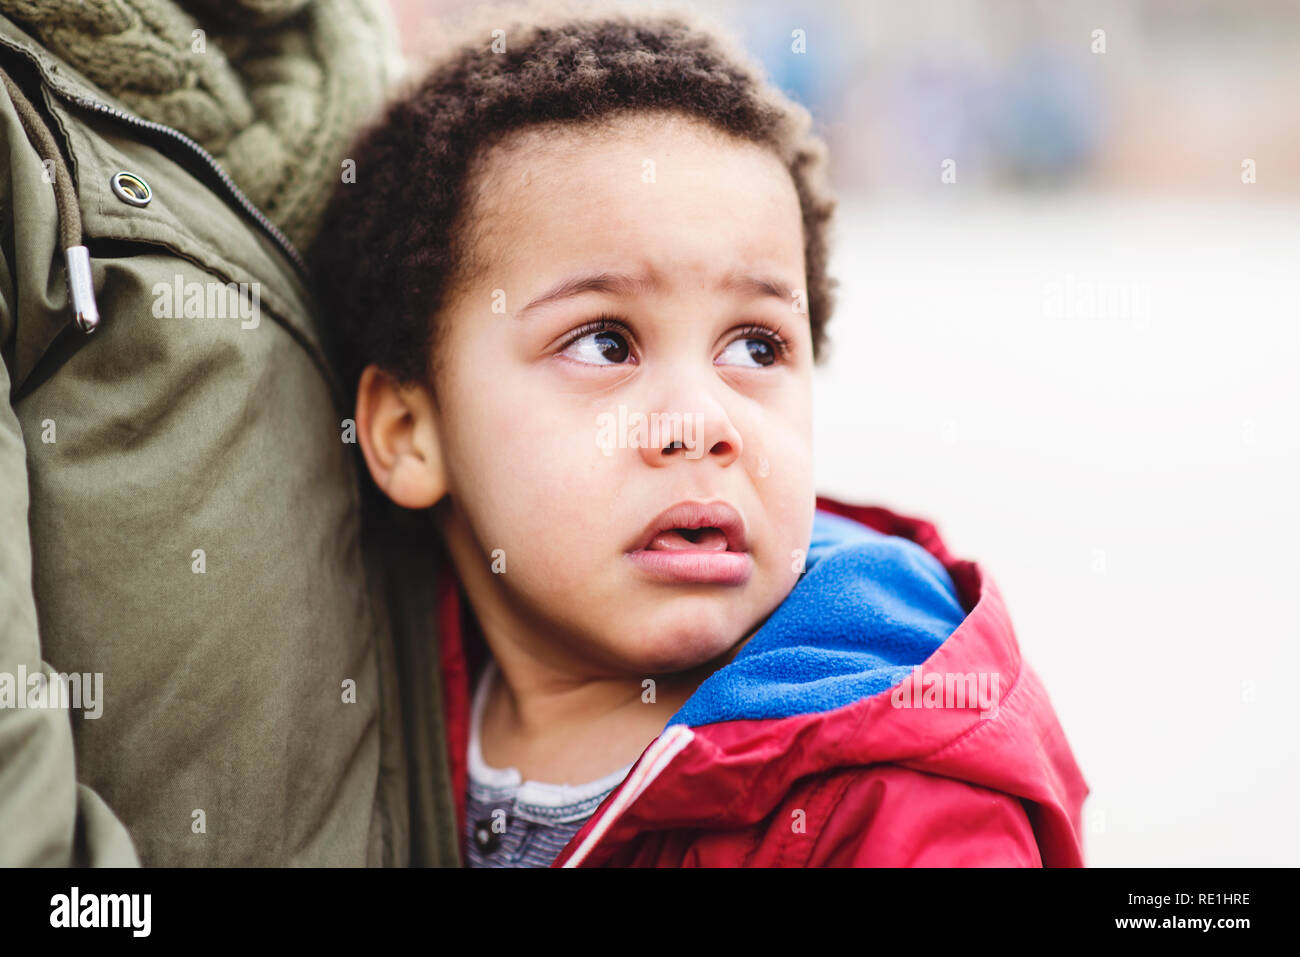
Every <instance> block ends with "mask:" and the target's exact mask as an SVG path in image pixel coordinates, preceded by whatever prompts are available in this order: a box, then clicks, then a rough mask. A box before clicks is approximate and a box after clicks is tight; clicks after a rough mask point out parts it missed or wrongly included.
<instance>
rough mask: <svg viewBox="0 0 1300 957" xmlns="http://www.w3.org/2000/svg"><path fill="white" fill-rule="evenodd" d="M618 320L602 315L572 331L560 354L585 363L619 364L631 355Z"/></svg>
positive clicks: (630, 349)
mask: <svg viewBox="0 0 1300 957" xmlns="http://www.w3.org/2000/svg"><path fill="white" fill-rule="evenodd" d="M618 325H619V323H618V320H617V319H614V318H613V317H607V316H602V317H601V318H599V319H597V320H595V321H594V322H589V323H587V324H586V325H585V326H582V327H581V328H580V329H577V330H575V331H574V333H573V335H572V336H570V337H569V341H568V342H567V343H566V344H565V346H564V348H563V349H561V350H560V353H559V354H560V355H562V356H565V357H566V358H569V359H573V360H574V361H575V362H583V363H586V364H587V365H602V366H608V365H620V364H622V363H624V362H627V361H628V360H629V359H630V358H631V357H632V347H631V345H629V344H628V339H627V336H626V335H625V334H624V333H623V332H622V331H621V330H620V329H619V328H618Z"/></svg>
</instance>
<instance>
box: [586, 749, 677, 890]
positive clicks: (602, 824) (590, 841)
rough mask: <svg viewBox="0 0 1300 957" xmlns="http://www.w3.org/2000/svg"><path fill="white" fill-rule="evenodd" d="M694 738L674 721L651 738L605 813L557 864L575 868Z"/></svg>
mask: <svg viewBox="0 0 1300 957" xmlns="http://www.w3.org/2000/svg"><path fill="white" fill-rule="evenodd" d="M694 739H695V732H694V731H692V730H691V729H690V726H689V725H685V724H674V725H671V726H669V727H668V728H666V729H665V730H664V733H663V734H661V735H659V737H657V738H655V739H654V741H652V742H651V743H650V746H649V747H648V748H646V750H645V753H644V754H643V755H642V756H641V760H640V761H638V762H637V766H636V767H635V768H633V769H632V771H631V773H630V774H629V775H628V776H627V780H626V781H624V782H623V786H622V787H621V788H619V791H618V793H617V794H615V795H614V800H613V801H611V802H610V804H609V807H607V808H606V809H605V813H604V814H602V815H601V816H600V817H599V818H597V819H596V823H595V825H594V826H593V827H592V829H591V830H590V831H589V832H587V836H586V837H585V838H583V841H582V843H581V844H579V845H578V846H577V847H576V848H574V850H573V853H572V854H571V855H570V856H569V859H568V860H567V861H565V862H564V863H563V864H561V865H560V866H561V867H577V866H578V865H580V864H581V863H582V862H583V860H585V859H586V857H587V856H588V855H589V854H590V853H591V851H592V848H594V847H595V846H596V844H597V843H598V842H599V841H600V839H601V838H602V837H604V836H605V834H606V833H607V832H608V831H609V829H610V828H611V827H612V826H613V825H614V822H615V821H617V820H618V819H619V818H620V817H621V816H622V815H623V812H625V811H626V810H627V809H628V808H629V807H631V806H632V803H633V802H634V801H636V799H637V798H639V797H640V796H641V795H642V794H644V793H645V790H646V788H648V787H649V786H650V785H651V784H652V783H653V782H654V781H655V779H656V778H658V777H659V775H661V774H663V772H664V770H665V769H666V768H667V767H668V765H669V764H670V763H671V762H672V760H673V758H675V757H677V755H678V754H680V753H681V751H682V749H683V748H685V747H686V746H687V745H688V744H690V743H691V742H692V741H693V740H694Z"/></svg>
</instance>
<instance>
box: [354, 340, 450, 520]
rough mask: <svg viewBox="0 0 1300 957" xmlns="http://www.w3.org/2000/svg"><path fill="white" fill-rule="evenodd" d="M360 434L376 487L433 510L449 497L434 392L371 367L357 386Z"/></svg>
mask: <svg viewBox="0 0 1300 957" xmlns="http://www.w3.org/2000/svg"><path fill="white" fill-rule="evenodd" d="M357 434H358V436H359V437H360V439H361V451H362V454H364V455H365V457H366V466H367V467H368V468H369V469H370V475H371V477H373V478H374V480H375V484H377V485H378V486H379V487H380V488H381V489H383V490H384V493H385V494H386V495H387V496H388V497H389V498H391V499H392V500H393V501H394V502H396V503H397V504H398V505H401V506H403V507H405V508H429V507H430V506H432V505H434V504H435V503H436V502H438V500H439V499H441V498H442V497H443V496H444V495H445V494H446V493H447V476H446V472H445V471H444V469H443V464H442V446H441V444H440V443H439V437H438V419H437V415H436V413H435V411H434V404H433V397H432V396H431V395H430V394H429V390H428V389H426V388H424V387H423V386H419V385H413V386H404V385H401V384H400V383H398V382H396V381H395V380H393V379H392V378H390V377H389V376H388V375H386V374H385V373H384V372H383V371H382V370H381V369H380V368H379V367H378V366H374V365H371V366H367V367H366V371H365V372H363V373H362V374H361V382H360V384H359V385H358V386H357Z"/></svg>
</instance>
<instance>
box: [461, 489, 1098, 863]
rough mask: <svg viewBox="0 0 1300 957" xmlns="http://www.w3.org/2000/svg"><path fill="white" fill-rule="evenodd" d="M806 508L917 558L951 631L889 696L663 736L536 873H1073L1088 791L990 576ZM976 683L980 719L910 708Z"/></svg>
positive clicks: (473, 658) (911, 526)
mask: <svg viewBox="0 0 1300 957" xmlns="http://www.w3.org/2000/svg"><path fill="white" fill-rule="evenodd" d="M817 504H818V508H819V509H820V510H823V511H826V512H832V513H836V514H839V515H843V516H846V517H849V518H851V519H853V520H855V521H856V522H859V523H861V524H863V525H866V526H868V527H869V528H871V529H875V530H876V531H878V532H881V533H883V534H884V535H890V536H899V537H900V538H903V539H907V540H910V541H911V542H915V543H916V544H918V545H920V546H922V547H924V548H925V549H926V550H927V551H928V552H929V553H930V555H933V556H934V558H936V559H938V561H939V562H940V563H941V564H942V565H943V567H944V568H945V569H946V570H947V572H948V575H949V576H950V577H951V581H952V583H953V585H955V587H956V592H957V597H958V598H959V599H960V603H961V609H960V611H963V612H965V618H964V619H960V617H959V618H958V620H959V621H960V624H959V625H957V627H956V630H955V631H952V632H951V634H950V635H949V636H948V637H947V638H946V640H942V643H941V644H939V645H938V646H937V650H935V651H934V653H933V654H931V655H930V656H929V657H928V658H926V659H925V660H924V662H923V664H921V665H920V668H921V671H920V672H912V673H909V674H908V675H907V677H905V678H904V679H903V680H902V682H901V684H900V683H896V684H894V686H893V687H892V688H890V689H889V690H884V691H881V692H880V693H875V694H871V695H870V696H867V697H862V698H861V699H859V700H855V701H852V702H851V703H849V704H846V705H843V706H839V707H833V708H830V709H828V710H816V709H813V710H809V711H807V712H806V713H799V714H793V715H791V716H788V717H781V718H761V719H754V720H722V721H716V722H714V723H708V724H702V725H698V726H688V725H687V724H683V723H675V724H670V725H669V726H668V727H667V728H666V729H665V730H664V731H663V732H662V733H661V734H660V735H659V737H657V738H656V739H655V740H654V741H653V742H652V743H651V744H650V745H649V746H648V747H647V748H646V749H645V751H644V752H643V753H642V754H641V757H640V758H639V759H638V760H637V762H636V764H635V765H634V766H633V768H632V770H631V771H630V772H629V773H628V776H627V777H626V778H625V779H624V781H623V783H622V784H621V785H620V786H619V787H617V788H615V790H614V791H613V792H612V793H611V794H610V795H609V796H608V797H607V798H606V799H605V801H604V802H603V803H602V804H601V805H600V807H599V808H598V809H597V810H596V812H595V813H594V814H593V815H592V817H591V818H590V820H588V821H587V823H586V824H585V825H584V826H583V827H582V829H581V830H580V831H579V832H578V833H577V835H576V836H575V837H574V838H573V840H572V841H570V843H569V844H568V845H567V846H566V847H565V848H564V850H563V851H562V852H561V854H560V855H559V857H557V858H556V860H555V862H554V864H553V865H552V866H557V867H561V866H562V867H597V866H636V867H646V866H649V867H718V866H722V867H732V866H746V867H766V866H781V867H837V866H848V867H862V866H886V867H894V866H1008V865H1009V866H1040V865H1041V866H1049V867H1080V866H1082V865H1083V846H1082V831H1081V820H1080V818H1081V812H1082V806H1083V801H1084V798H1085V797H1086V796H1087V794H1088V791H1089V789H1088V786H1087V784H1086V783H1085V781H1084V779H1083V776H1082V774H1081V772H1080V770H1079V767H1078V766H1077V764H1076V763H1075V761H1074V756H1073V755H1072V754H1071V752H1070V747H1069V745H1068V743H1067V742H1066V739H1065V734H1064V732H1063V731H1062V729H1061V726H1060V724H1059V723H1058V721H1057V719H1056V716H1055V714H1054V712H1053V711H1052V706H1051V703H1050V701H1049V700H1048V697H1047V692H1046V691H1045V689H1044V688H1043V685H1042V682H1041V681H1040V680H1039V678H1038V676H1037V675H1036V674H1035V673H1034V671H1033V669H1032V668H1031V667H1030V666H1029V665H1028V664H1027V663H1025V662H1024V661H1023V660H1022V659H1021V656H1020V649H1019V647H1018V645H1017V643H1016V638H1015V633H1014V631H1013V630H1012V627H1011V620H1010V618H1009V616H1008V614H1007V609H1006V606H1005V604H1004V603H1003V600H1002V596H1001V595H1000V594H999V592H998V589H997V586H996V585H995V584H994V583H993V581H992V579H991V578H989V577H988V576H987V575H986V574H985V573H984V572H982V571H981V570H980V568H979V567H978V566H976V565H975V564H973V563H971V562H966V561H960V560H958V559H955V558H953V557H952V556H951V555H950V554H949V553H948V550H947V548H946V547H945V546H944V544H943V542H942V541H941V540H940V538H939V535H938V532H937V531H936V529H935V527H934V526H933V525H932V524H930V523H929V522H926V521H923V520H919V519H914V518H907V517H904V516H901V515H897V514H895V513H893V512H890V511H888V510H886V509H883V508H866V507H854V506H848V505H843V504H840V503H838V502H834V501H831V500H829V499H824V498H822V499H818V503H817ZM927 561H928V559H927ZM441 588H442V592H441V594H442V606H441V624H442V644H441V650H440V657H441V662H442V667H443V675H444V688H445V702H446V714H445V718H446V726H447V731H448V735H449V754H450V755H451V772H452V783H453V787H454V788H455V798H456V802H457V804H456V806H457V815H458V827H459V833H460V834H461V835H462V842H463V840H464V837H463V835H464V834H465V795H466V788H467V764H466V753H467V749H468V740H469V709H470V682H471V677H472V675H473V674H477V670H478V664H479V663H480V662H481V661H482V659H483V656H484V655H485V654H486V648H485V646H484V645H483V642H482V638H481V636H479V635H478V633H477V630H476V628H474V627H472V624H471V622H472V619H471V618H466V616H463V614H462V608H461V599H460V597H459V590H458V588H457V585H456V583H455V581H454V579H453V578H450V577H447V578H444V580H443V582H442V586H441ZM462 624H467V625H470V627H466V628H464V630H462ZM746 650H748V649H746ZM737 660H739V659H737ZM989 671H996V672H997V673H998V674H999V675H1000V677H1001V681H1000V682H999V683H998V686H997V698H996V708H995V709H987V711H989V712H992V714H991V715H990V714H988V713H985V715H984V716H983V717H981V711H980V710H979V709H978V708H977V707H976V706H975V703H974V702H973V701H972V702H969V703H968V705H969V706H965V707H951V706H949V707H934V706H930V707H922V704H923V698H924V694H925V689H926V688H927V687H929V688H931V689H933V687H934V686H933V683H931V684H929V685H927V684H926V676H927V675H945V674H947V675H959V676H960V675H962V674H972V673H974V672H989ZM986 703H987V702H986ZM950 704H951V702H950ZM464 854H465V846H464V844H463V843H462V858H463V857H464Z"/></svg>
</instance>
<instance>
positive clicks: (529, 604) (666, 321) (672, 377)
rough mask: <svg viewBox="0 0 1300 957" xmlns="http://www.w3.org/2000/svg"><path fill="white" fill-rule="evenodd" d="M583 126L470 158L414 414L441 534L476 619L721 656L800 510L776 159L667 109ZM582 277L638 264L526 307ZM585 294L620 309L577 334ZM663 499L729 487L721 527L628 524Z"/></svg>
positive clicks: (806, 343) (798, 319)
mask: <svg viewBox="0 0 1300 957" xmlns="http://www.w3.org/2000/svg"><path fill="white" fill-rule="evenodd" d="M605 128H606V130H609V131H610V132H609V133H608V135H606V136H603V137H594V136H591V135H590V134H583V133H580V132H577V131H573V130H569V131H556V130H554V129H551V130H547V131H545V132H540V133H537V132H529V133H525V134H524V135H523V136H521V137H519V138H518V139H516V140H515V141H514V142H513V143H512V144H508V148H507V149H506V150H504V151H498V152H495V153H494V154H491V155H490V157H489V160H488V162H487V165H486V166H485V167H484V173H483V177H482V179H481V180H480V187H479V191H478V205H477V207H476V210H475V216H476V220H475V221H476V222H477V223H478V224H479V226H480V229H482V230H483V232H482V233H481V236H482V245H481V246H480V253H481V254H482V256H483V257H484V261H485V262H486V263H487V264H488V265H487V266H486V267H485V269H484V271H483V272H482V273H481V274H480V275H479V276H478V277H477V278H476V279H474V280H473V281H472V283H471V284H470V285H469V286H467V287H465V288H463V289H462V290H460V292H459V293H458V295H457V296H456V297H455V299H454V301H453V302H451V303H450V304H449V306H448V308H447V310H446V311H445V312H444V313H443V315H442V317H441V320H440V321H442V322H449V323H450V326H449V327H447V336H446V338H445V339H444V343H443V347H442V350H443V351H442V352H441V356H442V359H441V366H440V370H439V378H438V388H439V400H440V410H439V411H438V412H437V413H436V421H437V425H436V431H437V437H438V444H439V447H440V457H441V468H442V470H443V472H444V475H445V483H446V488H447V491H448V493H449V495H450V502H449V503H447V506H446V512H445V515H444V517H445V523H444V533H445V535H446V536H447V538H448V542H449V546H450V547H451V549H452V554H453V556H454V557H455V560H456V563H457V566H458V569H459V570H460V573H461V576H462V579H463V580H464V581H465V584H466V588H467V590H468V591H469V595H470V598H471V601H472V602H473V603H474V605H475V608H476V611H478V613H479V615H480V617H481V619H487V620H486V621H485V622H484V623H485V626H488V622H489V621H491V622H492V623H493V624H494V626H495V627H498V628H500V629H503V630H504V631H506V632H508V633H509V634H510V635H511V636H512V640H518V641H519V642H521V643H522V644H524V645H526V646H527V647H528V648H530V649H531V653H532V654H535V655H537V656H540V657H541V658H542V659H543V660H545V661H547V662H549V663H550V664H551V665H553V666H562V667H567V668H576V669H578V670H580V671H583V672H598V673H601V674H608V673H611V672H613V673H617V674H636V675H640V674H646V673H656V672H671V671H677V670H681V669H685V668H688V667H692V666H695V665H698V664H702V663H704V662H706V661H708V660H710V659H712V658H714V657H717V656H718V655H720V654H722V653H724V652H726V651H727V650H728V649H729V648H730V647H731V646H733V645H734V644H735V643H736V642H738V641H739V640H740V639H741V638H743V637H745V636H746V635H747V634H748V633H749V632H750V631H751V630H752V629H753V628H754V627H756V626H757V625H758V624H759V623H760V622H761V621H762V620H763V619H764V618H765V617H766V616H767V615H768V614H769V613H771V612H772V611H773V609H775V608H776V606H777V605H778V604H780V602H781V601H782V600H783V599H784V597H785V596H786V595H787V594H788V593H789V592H790V590H791V588H793V587H794V584H795V582H796V581H797V579H798V577H799V572H800V570H801V569H802V551H801V550H802V549H805V548H806V547H807V545H808V541H809V536H810V533H811V528H812V520H813V511H814V507H815V495H814V490H813V479H812V449H811V439H812V421H811V398H812V396H811V391H812V338H811V334H810V331H809V324H808V316H807V312H806V309H804V308H803V307H802V302H803V301H804V299H803V290H804V289H805V274H804V245H803V233H802V218H801V214H800V207H799V200H798V196H797V194H796V192H795V189H794V185H793V183H792V181H791V179H790V176H789V174H788V172H787V171H786V170H785V168H784V167H783V166H782V165H781V163H780V161H779V160H778V159H777V158H776V157H775V156H774V155H772V154H771V153H769V152H767V151H765V150H763V149H761V148H759V147H757V146H752V145H748V144H743V145H742V144H737V143H734V142H731V141H726V142H723V141H719V140H718V139H717V138H716V137H714V136H711V135H709V134H708V132H707V131H702V130H701V128H700V127H697V126H695V125H694V124H693V123H692V122H690V121H685V120H682V119H678V118H670V119H668V120H667V121H665V122H661V123H659V124H657V125H656V124H651V125H646V124H633V123H628V122H626V121H618V122H616V123H615V124H613V125H612V126H606V127H605ZM599 274H609V275H614V274H619V275H627V276H630V277H638V278H641V277H644V278H649V279H650V280H652V282H651V283H650V284H647V285H644V286H640V287H637V288H622V287H620V286H619V285H618V284H616V283H615V284H611V285H609V286H608V287H606V288H605V289H604V290H603V291H602V290H600V289H588V290H587V291H581V292H579V293H577V294H574V295H571V296H567V297H563V298H555V299H552V300H551V301H548V302H545V303H543V304H540V305H536V306H535V307H532V308H526V307H527V306H528V304H529V303H530V302H532V301H533V300H534V299H535V298H537V297H539V296H542V295H543V294H546V293H548V292H552V291H553V290H555V289H556V288H557V286H560V284H561V283H563V282H564V281H566V280H569V279H572V278H575V277H590V276H595V275H599ZM729 277H730V278H733V279H735V278H738V277H754V278H760V279H763V280H770V281H771V282H773V283H774V284H776V286H777V287H778V288H779V289H780V290H781V291H780V292H779V293H777V294H775V295H770V294H764V293H763V292H761V291H758V290H757V289H756V287H755V286H754V285H753V284H750V285H745V284H738V285H733V286H729V287H728V286H723V285H720V284H721V283H723V281H724V280H725V279H728V278H729ZM602 314H607V315H609V316H615V317H619V322H618V323H616V324H614V325H613V326H610V327H606V328H605V329H600V328H597V329H596V330H594V331H592V330H590V329H588V330H587V331H585V332H582V331H581V330H582V327H584V326H585V325H588V324H590V323H591V322H592V321H593V320H595V319H597V318H598V317H599V316H601V315H602ZM752 327H758V328H757V329H755V328H752ZM769 330H770V332H769ZM575 333H576V334H577V335H578V338H576V339H575V338H574V335H575ZM771 333H775V336H776V337H779V340H775V341H782V340H783V341H784V343H785V354H782V353H783V350H782V349H781V348H780V347H778V346H776V345H774V337H773V336H772V335H771ZM621 410H622V411H621ZM674 414H676V415H677V416H678V417H679V418H678V419H677V422H680V424H681V431H679V432H674V431H671V430H672V429H674V428H675V427H676V425H675V423H674V422H673V420H672V419H671V418H667V417H670V416H673V415H674ZM658 416H663V417H665V418H659V419H658V421H657V423H656V425H657V427H658V435H657V436H656V435H655V434H654V430H653V429H652V427H651V423H652V422H655V418H656V417H658ZM638 423H639V424H640V425H641V426H642V428H641V429H640V430H638V429H637V425H638ZM652 438H657V439H658V441H657V442H655V443H654V444H650V439H652ZM674 439H676V440H679V441H681V442H683V444H684V446H685V447H679V448H676V449H672V450H670V451H669V452H665V451H664V449H665V448H666V447H670V446H671V445H672V443H673V441H674ZM683 502H698V503H723V504H725V505H728V506H730V507H731V508H732V509H734V510H735V512H736V513H737V515H738V517H739V519H740V521H741V522H742V523H743V541H742V540H741V532H740V530H739V529H735V528H728V529H714V530H708V529H706V530H704V531H697V532H691V533H690V534H683V533H674V532H671V531H669V532H667V533H666V534H664V535H661V536H652V535H650V532H651V531H652V530H653V529H652V528H650V526H651V525H652V523H653V520H655V519H656V517H657V516H660V515H661V513H663V512H664V511H665V510H666V509H668V508H669V507H670V506H673V505H676V504H678V503H683ZM683 521H685V520H683ZM703 521H705V523H706V524H711V523H712V522H713V521H718V522H719V523H721V522H722V519H721V518H719V517H718V516H716V515H715V516H706V517H705V518H704V519H703ZM651 538H654V539H656V540H655V541H650V539H651ZM646 545H650V547H649V548H648V549H647V548H645V546H646ZM498 549H499V550H500V551H499V552H498V551H497V550H498ZM494 557H495V558H496V559H497V573H494V571H493V562H494ZM502 560H503V561H502ZM502 568H504V570H503V571H502Z"/></svg>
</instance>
